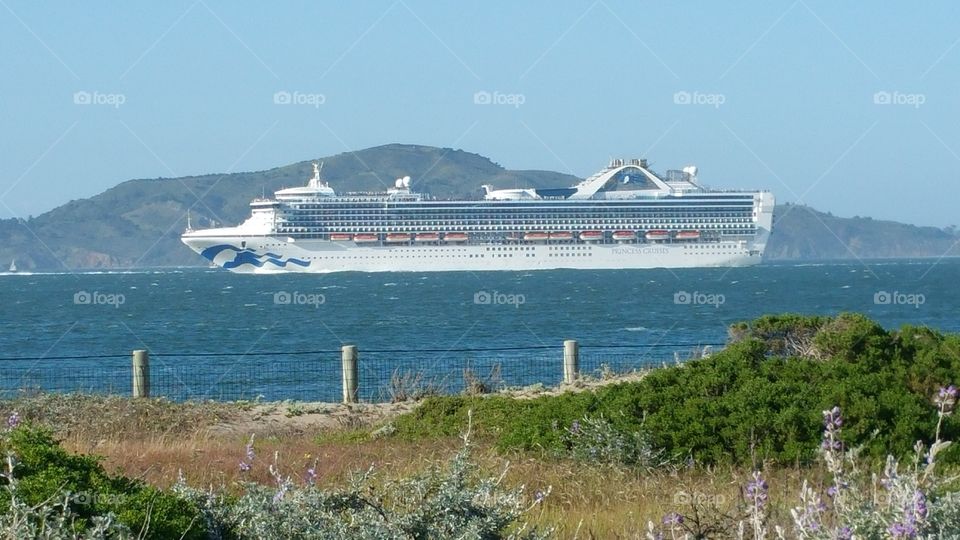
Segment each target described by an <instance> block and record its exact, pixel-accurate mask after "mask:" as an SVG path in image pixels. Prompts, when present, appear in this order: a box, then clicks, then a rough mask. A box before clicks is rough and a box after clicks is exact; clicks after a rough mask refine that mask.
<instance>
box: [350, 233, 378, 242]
mask: <svg viewBox="0 0 960 540" xmlns="http://www.w3.org/2000/svg"><path fill="white" fill-rule="evenodd" d="M353 241H354V242H356V243H358V244H365V243H370V242H379V241H380V236H379V235H376V234H358V235H356V236H354V237H353Z"/></svg>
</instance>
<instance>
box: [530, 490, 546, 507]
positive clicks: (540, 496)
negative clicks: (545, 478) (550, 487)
mask: <svg viewBox="0 0 960 540" xmlns="http://www.w3.org/2000/svg"><path fill="white" fill-rule="evenodd" d="M546 498H547V495H546V494H545V493H544V492H542V491H540V490H539V489H538V490H537V491H536V493H534V494H533V502H534V503H537V504H539V503H542V502H543V500H544V499H546Z"/></svg>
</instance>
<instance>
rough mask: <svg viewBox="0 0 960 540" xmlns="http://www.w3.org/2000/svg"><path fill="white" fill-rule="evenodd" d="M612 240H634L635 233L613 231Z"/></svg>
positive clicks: (635, 237)
mask: <svg viewBox="0 0 960 540" xmlns="http://www.w3.org/2000/svg"><path fill="white" fill-rule="evenodd" d="M613 239H614V240H616V241H618V242H625V241H628V240H636V239H637V233H635V232H633V231H613Z"/></svg>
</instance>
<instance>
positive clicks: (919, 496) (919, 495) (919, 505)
mask: <svg viewBox="0 0 960 540" xmlns="http://www.w3.org/2000/svg"><path fill="white" fill-rule="evenodd" d="M913 515H915V516H916V517H917V518H918V519H920V520H923V519H926V518H927V496H926V495H925V494H924V493H923V492H922V491H920V490H919V489H918V490H917V491H916V492H914V494H913Z"/></svg>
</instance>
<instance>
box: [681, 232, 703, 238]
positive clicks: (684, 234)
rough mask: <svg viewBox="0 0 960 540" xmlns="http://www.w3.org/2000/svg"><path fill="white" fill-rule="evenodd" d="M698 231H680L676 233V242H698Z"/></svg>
mask: <svg viewBox="0 0 960 540" xmlns="http://www.w3.org/2000/svg"><path fill="white" fill-rule="evenodd" d="M699 239H700V231H680V232H678V233H677V240H699Z"/></svg>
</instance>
